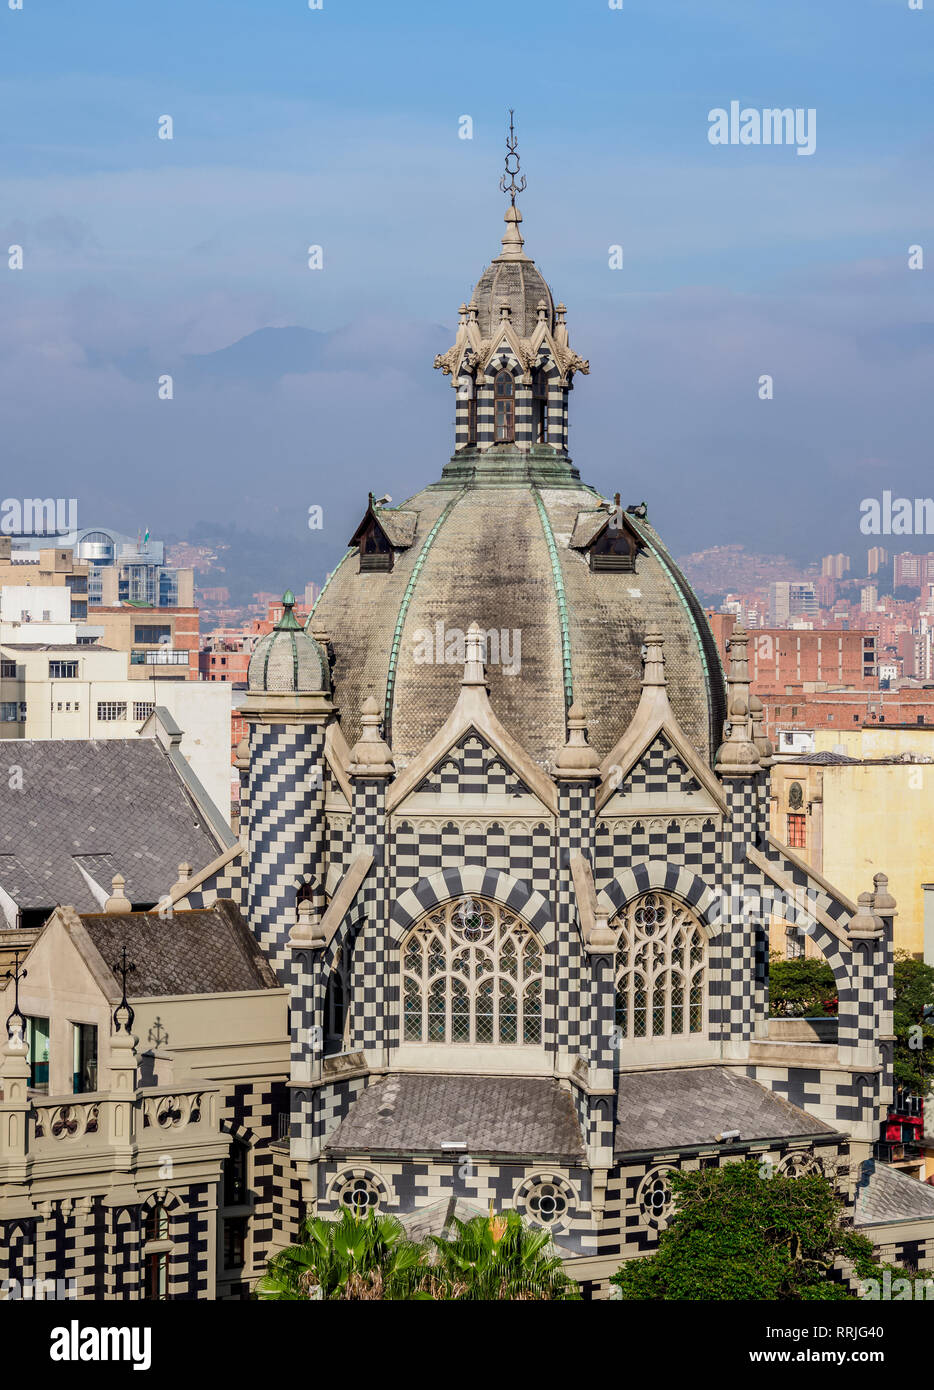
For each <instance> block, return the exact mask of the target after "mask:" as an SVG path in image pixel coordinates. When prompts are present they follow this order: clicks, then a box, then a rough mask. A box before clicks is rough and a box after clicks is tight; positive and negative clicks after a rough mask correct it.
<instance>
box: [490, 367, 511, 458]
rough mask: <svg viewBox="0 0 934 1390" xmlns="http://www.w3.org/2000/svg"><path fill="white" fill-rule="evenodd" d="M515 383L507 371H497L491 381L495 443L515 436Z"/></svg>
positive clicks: (507, 442) (506, 441)
mask: <svg viewBox="0 0 934 1390" xmlns="http://www.w3.org/2000/svg"><path fill="white" fill-rule="evenodd" d="M515 418H516V410H515V383H514V382H513V379H512V376H511V375H510V373H509V372H498V373H497V375H496V380H495V382H494V383H493V438H494V439H495V441H496V442H497V444H509V443H512V441H513V439H514V438H515Z"/></svg>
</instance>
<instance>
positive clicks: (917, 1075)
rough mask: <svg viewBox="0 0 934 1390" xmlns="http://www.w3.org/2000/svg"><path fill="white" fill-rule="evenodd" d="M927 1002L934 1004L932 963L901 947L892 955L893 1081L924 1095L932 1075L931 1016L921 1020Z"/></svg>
mask: <svg viewBox="0 0 934 1390" xmlns="http://www.w3.org/2000/svg"><path fill="white" fill-rule="evenodd" d="M926 1004H931V1005H934V966H930V965H925V964H924V962H923V961H920V960H914V959H912V957H911V956H909V955H907V954H906V953H905V952H903V951H899V952H897V953H896V957H895V1000H894V1006H893V1020H894V1025H895V1068H894V1070H895V1084H896V1085H897V1086H903V1087H904V1088H905V1090H907V1091H910V1092H913V1093H914V1094H915V1095H919V1096H923V1095H926V1094H927V1092H928V1090H929V1089H930V1086H931V1081H932V1079H934V1018H930V1019H926V1020H924V1021H923V1022H922V1011H923V1009H924V1007H925V1005H926Z"/></svg>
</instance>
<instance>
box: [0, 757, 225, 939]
mask: <svg viewBox="0 0 934 1390" xmlns="http://www.w3.org/2000/svg"><path fill="white" fill-rule="evenodd" d="M0 748H2V749H4V750H5V755H6V760H7V764H9V765H13V764H16V765H17V766H19V767H21V768H22V787H21V789H16V787H15V786H14V787H10V785H9V783H10V778H9V777H7V776H4V777H0V888H2V889H3V891H4V892H5V893H7V894H9V896H10V897H11V898H12V899H13V901H14V902H15V903H16V904H17V906H18V907H19V908H20V909H21V910H26V909H45V910H48V911H51V909H52V908H54V907H56V906H57V905H59V904H63V905H64V904H68V905H70V906H72V907H74V908H76V909H77V910H78V911H79V912H96V911H99V910H100V907H101V903H100V900H99V898H97V897H95V896H94V893H93V892H92V891H91V888H90V886H89V885H88V882H87V879H86V878H85V877H84V874H82V872H81V870H80V869H79V867H78V865H79V864H82V865H83V866H84V867H85V871H86V872H88V873H90V876H91V877H92V878H93V879H94V881H95V883H97V884H99V886H100V887H101V888H103V889H104V890H105V891H107V892H108V893H109V891H110V884H111V879H112V878H113V874H114V873H115V872H117V871H119V872H120V873H121V874H123V876H124V877H125V879H126V894H127V897H128V898H129V899H130V901H131V902H133V903H138V904H141V905H145V906H149V905H150V904H152V903H155V902H158V901H159V899H160V898H161V897H162V896H163V894H165V893H167V892H168V891H169V889H170V888H171V887H172V884H173V883H175V882H176V880H177V878H178V866H179V864H180V863H182V862H185V863H188V864H190V865H191V866H192V868H193V869H195V870H197V869H201V868H204V866H205V865H206V864H209V863H210V862H211V861H212V859H216V858H217V856H218V855H219V854H220V853H221V851H222V850H223V849H224V848H226V846H225V845H223V844H221V843H220V842H219V840H218V838H217V836H216V835H215V833H214V832H213V831H212V829H211V827H210V825H209V824H208V823H207V822H206V820H205V817H204V816H203V815H202V813H201V812H200V810H199V809H198V807H197V806H196V805H195V802H194V801H193V800H192V798H191V797H190V795H189V794H188V791H187V790H186V788H185V785H184V782H183V781H182V779H181V777H180V776H179V774H178V772H176V770H175V768H174V767H173V765H172V762H171V760H170V758H169V755H168V754H167V753H166V752H165V751H164V750H163V748H162V745H161V744H160V743H159V742H158V741H157V740H156V739H148V738H136V739H100V740H95V739H86V740H72V739H43V740H39V739H36V740H33V739H16V740H13V739H10V740H4V741H3V742H2V743H0ZM113 866H116V867H113ZM95 870H96V871H95ZM98 874H100V875H101V877H98Z"/></svg>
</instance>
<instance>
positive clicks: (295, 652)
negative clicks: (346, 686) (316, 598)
mask: <svg viewBox="0 0 934 1390" xmlns="http://www.w3.org/2000/svg"><path fill="white" fill-rule="evenodd" d="M282 604H283V608H282V617H281V618H280V619H279V621H278V622H277V623H276V625H275V627H274V628H273V630H272V632H267V633H266V635H265V636H264V637H261V638H260V639H259V641H258V642H257V644H256V646H255V647H254V649H253V655H252V656H251V657H250V665H249V669H248V671H247V684H248V686H249V688H250V690H251V691H263V690H268V691H271V692H273V693H275V694H279V695H283V694H285V695H287V694H289V693H291V692H295V693H296V694H303V695H310V694H313V693H314V692H316V691H322V692H327V691H329V690H330V687H331V681H330V675H329V672H328V661H327V657H326V656H325V654H324V652H323V651H322V650H321V648H320V646H319V645H318V643H317V642H316V641H315V640H314V638H313V637H309V636H308V634H307V633H306V632H305V631H303V629H302V625H301V623H300V622H299V621H298V619H297V618H296V616H295V614H294V613H293V612H292V609H293V608H294V606H295V595H294V594H293V593H292V591H291V589H287V590H286V592H285V593H284V594H283V595H282Z"/></svg>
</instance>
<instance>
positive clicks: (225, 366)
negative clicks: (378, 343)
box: [182, 328, 330, 384]
mask: <svg viewBox="0 0 934 1390" xmlns="http://www.w3.org/2000/svg"><path fill="white" fill-rule="evenodd" d="M329 337H330V334H328V333H317V332H315V330H314V329H312V328H257V329H256V331H255V333H248V334H247V335H246V337H245V338H239V339H238V340H237V342H235V343H231V344H230V346H229V347H224V348H218V349H217V351H216V352H203V353H186V354H185V356H184V357H183V359H182V360H183V362H184V363H185V371H186V374H187V376H188V378H189V380H194V381H195V382H198V381H203V382H209V381H224V382H228V381H251V382H255V383H263V384H268V383H270V382H273V381H278V380H279V378H280V377H283V376H290V375H292V374H293V373H301V372H312V371H315V370H316V369H317V368H318V367H320V366H321V364H322V360H323V356H324V350H325V347H326V346H327V342H328V339H329Z"/></svg>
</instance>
